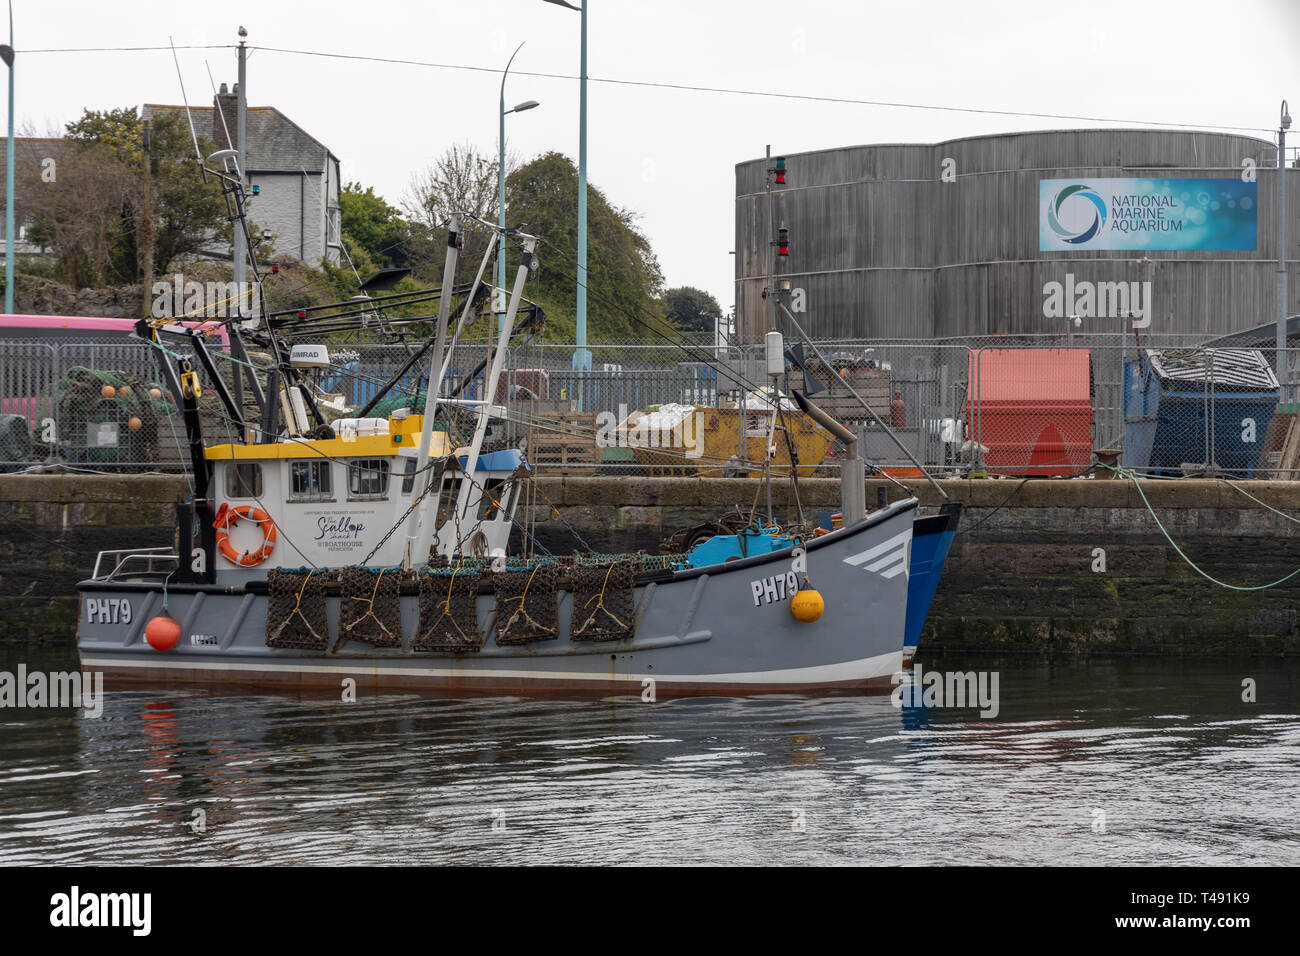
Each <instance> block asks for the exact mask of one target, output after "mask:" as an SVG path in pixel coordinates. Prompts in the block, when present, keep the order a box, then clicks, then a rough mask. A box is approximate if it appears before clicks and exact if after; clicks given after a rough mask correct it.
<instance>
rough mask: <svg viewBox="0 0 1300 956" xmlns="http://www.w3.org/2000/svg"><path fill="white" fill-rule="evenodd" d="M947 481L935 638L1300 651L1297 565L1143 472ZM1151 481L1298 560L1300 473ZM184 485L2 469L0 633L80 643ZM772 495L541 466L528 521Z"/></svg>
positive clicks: (613, 540) (599, 527)
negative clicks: (1271, 478)
mask: <svg viewBox="0 0 1300 956" xmlns="http://www.w3.org/2000/svg"><path fill="white" fill-rule="evenodd" d="M868 484H869V487H868V490H867V501H868V503H870V504H874V503H875V502H876V501H877V500H878V499H877V489H878V488H883V489H884V490H885V493H886V496H887V498H888V500H891V501H892V500H896V499H898V498H901V497H903V495H904V491H903V490H902V489H900V488H898V487H896V486H894V485H892V484H888V483H884V482H869V483H868ZM908 484H910V485H911V486H912V488H913V490H914V491H915V493H916V494H917V495H918V496H919V497H920V498H921V500H922V503H923V504H925V505H934V504H937V503H938V502H939V501H940V497H939V495H938V494H937V493H936V492H935V491H934V490H933V489H932V488H931V487H929V486H928V485H927V484H926V483H924V482H923V481H909V482H908ZM942 485H943V487H944V489H945V490H946V491H947V492H948V494H949V495H951V496H952V497H954V498H960V499H961V500H963V501H964V502H965V503H966V505H967V510H966V512H965V514H964V515H963V518H962V523H961V529H960V531H959V533H958V536H957V540H956V542H955V544H954V546H953V551H952V554H951V556H950V558H949V561H948V566H947V568H946V570H945V572H944V577H943V581H942V583H941V585H940V588H939V594H938V596H937V597H936V599H935V603H934V607H933V609H932V611H931V615H930V620H929V623H928V624H927V626H926V632H925V635H924V637H923V639H922V647H923V648H925V649H929V650H941V649H942V650H951V651H963V652H973V651H988V652H996V653H1007V652H1028V653H1035V654H1043V655H1055V654H1117V653H1133V654H1142V653H1162V654H1189V655H1190V654H1204V653H1214V654H1223V653H1240V654H1295V653H1300V637H1298V636H1297V628H1296V620H1295V609H1296V606H1297V601H1298V600H1300V574H1297V575H1296V577H1294V578H1291V579H1290V580H1288V581H1287V582H1285V583H1284V584H1282V585H1280V586H1278V587H1275V588H1272V589H1268V590H1256V591H1238V590H1231V589H1228V588H1223V587H1219V586H1217V585H1215V584H1213V583H1211V582H1210V581H1208V580H1206V579H1205V578H1204V577H1202V576H1200V575H1199V574H1198V573H1197V572H1196V571H1195V570H1193V569H1192V568H1191V567H1190V566H1189V564H1188V563H1187V561H1185V560H1184V559H1183V558H1182V557H1180V556H1179V554H1178V552H1177V550H1175V548H1174V547H1173V546H1171V545H1170V543H1169V542H1168V541H1167V540H1166V539H1165V537H1164V535H1163V534H1162V533H1161V531H1160V529H1159V527H1158V526H1157V524H1156V521H1155V520H1154V519H1153V517H1152V515H1151V514H1150V512H1148V510H1147V508H1146V506H1145V505H1144V503H1143V501H1142V497H1141V495H1140V494H1139V492H1138V489H1137V486H1135V485H1134V484H1133V483H1131V482H1127V481H1056V480H1047V479H1033V480H1029V481H1023V482H1022V481H1019V480H983V481H965V480H951V481H944V482H942ZM1142 489H1143V490H1144V491H1145V493H1146V495H1147V497H1148V499H1149V500H1150V502H1151V506H1152V508H1153V509H1154V511H1155V513H1156V515H1157V516H1158V517H1159V519H1160V521H1161V522H1163V523H1164V525H1165V528H1166V529H1167V530H1168V532H1169V534H1170V536H1171V537H1172V538H1173V539H1174V541H1175V542H1176V543H1177V544H1178V546H1179V547H1180V548H1181V549H1182V551H1183V552H1184V553H1185V554H1186V555H1187V557H1188V558H1190V559H1191V560H1192V561H1193V562H1195V563H1196V564H1197V565H1199V566H1200V567H1201V568H1202V570H1204V571H1205V572H1206V573H1207V574H1209V575H1211V576H1213V577H1216V578H1218V579H1220V580H1221V581H1224V582H1227V583H1231V584H1235V585H1239V586H1253V585H1259V584H1264V583H1267V582H1271V581H1275V580H1277V579H1280V578H1283V577H1285V576H1286V575H1289V574H1291V573H1292V572H1294V571H1296V570H1297V568H1300V524H1297V521H1298V520H1300V482H1239V483H1236V484H1235V485H1229V484H1227V483H1226V482H1219V481H1211V480H1186V481H1150V482H1143V484H1142ZM188 490H189V489H188V486H187V485H186V484H185V480H184V479H183V478H182V477H180V476H175V477H168V476H136V475H121V476H80V475H0V639H7V640H11V641H12V640H27V641H44V640H48V641H57V642H67V641H70V640H71V639H72V634H73V632H74V630H75V617H76V610H75V608H76V603H75V590H74V587H75V584H76V582H77V581H78V580H80V579H81V578H83V577H85V576H87V575H88V574H89V573H90V571H91V568H92V567H93V564H94V559H95V554H96V552H98V551H99V550H101V549H109V548H126V547H153V546H159V545H168V544H171V543H172V542H173V540H174V530H175V529H174V508H175V502H176V500H177V499H178V498H180V497H185V496H186V495H187V494H188ZM1247 495H1249V496H1252V497H1253V498H1254V499H1258V501H1256V500H1252V498H1251V497H1247ZM765 500H766V499H765V495H764V492H763V486H762V483H761V482H760V481H758V480H754V479H727V478H716V479H664V478H640V477H627V478H543V479H541V480H539V481H538V482H537V484H536V498H535V503H534V504H533V506H532V507H531V508H530V509H521V512H520V515H519V518H520V521H521V522H523V523H525V524H527V525H529V526H530V527H532V528H534V530H535V534H536V537H537V539H538V540H539V541H540V542H541V543H542V544H543V545H544V546H545V547H546V548H548V549H549V550H551V551H553V552H556V553H565V552H571V551H573V550H575V549H576V548H579V547H582V546H584V545H585V546H586V547H590V548H593V549H595V550H597V551H622V550H636V549H645V550H649V551H654V550H657V548H658V544H659V542H660V541H661V540H662V539H663V538H665V537H667V536H668V535H669V534H671V533H672V532H674V531H677V530H679V529H681V528H683V527H688V526H691V525H695V524H699V523H702V522H704V521H706V520H708V519H709V518H711V517H714V516H716V515H718V514H719V513H720V512H723V511H729V510H733V509H737V508H739V509H742V510H744V511H748V510H749V509H750V508H751V507H753V506H754V505H755V503H757V507H758V509H759V512H760V513H762V512H763V511H764V509H765ZM772 500H773V508H774V512H775V514H776V517H777V519H778V520H779V521H782V522H788V521H791V520H792V519H794V518H795V517H796V515H797V512H796V508H795V499H794V494H793V491H792V489H791V487H790V485H789V483H788V482H781V483H774V484H773V487H772ZM799 500H800V503H801V504H802V506H803V508H804V510H805V512H806V513H808V514H809V515H815V514H816V513H817V512H821V511H831V510H835V509H837V508H838V502H839V485H838V482H837V481H835V480H832V479H811V480H802V481H800V482H799ZM1270 507H1271V508H1273V509H1277V510H1276V511H1273V510H1269V508H1270ZM552 509H554V510H552ZM557 513H558V518H557V517H556V515H557ZM579 539H581V543H580V540H579ZM1103 552H1104V554H1103ZM1102 558H1104V570H1102V569H1101V567H1102V561H1101V559H1102ZM1094 568H1096V569H1097V570H1094Z"/></svg>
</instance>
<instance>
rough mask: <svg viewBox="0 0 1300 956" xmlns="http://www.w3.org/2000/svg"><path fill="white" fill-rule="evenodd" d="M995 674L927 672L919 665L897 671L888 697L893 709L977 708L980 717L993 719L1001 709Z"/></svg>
mask: <svg viewBox="0 0 1300 956" xmlns="http://www.w3.org/2000/svg"><path fill="white" fill-rule="evenodd" d="M998 677H999V675H998V672H997V671H927V670H925V669H924V668H923V667H922V666H921V665H920V664H917V665H916V668H915V670H913V671H912V672H911V673H910V674H908V673H905V672H902V671H900V672H899V673H897V674H895V675H894V679H893V681H892V683H894V684H896V685H898V686H896V687H895V688H894V691H893V693H892V694H890V695H889V699H890V702H891V703H893V705H894V706H895V707H978V708H980V716H981V717H984V718H991V717H996V716H997V715H998V713H999V712H1000V711H1001V709H1002V705H1001V701H1000V700H999V697H998Z"/></svg>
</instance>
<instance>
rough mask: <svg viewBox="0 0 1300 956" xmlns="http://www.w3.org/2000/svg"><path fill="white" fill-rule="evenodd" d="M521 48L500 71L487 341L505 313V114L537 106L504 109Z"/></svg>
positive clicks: (529, 103) (527, 102)
mask: <svg viewBox="0 0 1300 956" xmlns="http://www.w3.org/2000/svg"><path fill="white" fill-rule="evenodd" d="M523 48H524V45H523V44H522V43H521V44H519V46H517V47H515V52H514V53H511V54H510V59H509V60H507V61H506V68H505V69H504V70H502V71H501V133H500V136H499V137H498V143H499V145H500V148H501V149H500V153H499V155H498V156H497V225H498V226H500V227H501V231H500V232H498V233H497V304H496V315H493V317H492V335H491V337H490V338H489V341H491V339H495V338H496V333H497V330H496V323H497V316H498V315H502V314H504V313H505V311H506V114H507V113H522V112H523V111H524V110H531V109H533V108H534V107H535V106H537V105H538V103H537V101H536V100H525V101H524V102H523V103H520V104H519V105H517V106H516V107H515V108H514V109H510V110H508V109H506V76H507V74H509V72H510V64H511V63H513V62H515V57H516V56H518V55H519V51H520V50H522V49H523Z"/></svg>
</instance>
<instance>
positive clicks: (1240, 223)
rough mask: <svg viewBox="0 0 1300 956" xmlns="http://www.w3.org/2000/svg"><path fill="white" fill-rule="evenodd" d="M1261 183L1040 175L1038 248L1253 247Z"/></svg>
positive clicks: (1233, 180) (1062, 249)
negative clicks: (1049, 176) (1044, 176)
mask: <svg viewBox="0 0 1300 956" xmlns="http://www.w3.org/2000/svg"><path fill="white" fill-rule="evenodd" d="M1256 185H1257V184H1256V183H1244V182H1242V181H1241V180H1240V179H1040V180H1039V181H1038V251H1039V252H1064V251H1068V250H1072V249H1238V250H1242V249H1244V250H1253V249H1254V248H1255V242H1256V238H1255V227H1256V222H1255V208H1256V206H1257V204H1258V196H1257V195H1256V191H1255V190H1256Z"/></svg>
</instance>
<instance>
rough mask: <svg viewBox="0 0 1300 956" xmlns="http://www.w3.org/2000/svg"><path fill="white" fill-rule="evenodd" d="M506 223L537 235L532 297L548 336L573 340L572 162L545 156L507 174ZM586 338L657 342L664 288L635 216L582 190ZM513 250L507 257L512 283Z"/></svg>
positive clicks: (661, 330) (591, 189) (555, 155)
mask: <svg viewBox="0 0 1300 956" xmlns="http://www.w3.org/2000/svg"><path fill="white" fill-rule="evenodd" d="M506 202H507V209H508V212H509V221H510V223H511V224H512V225H515V224H519V225H521V226H522V228H523V229H524V231H526V232H528V233H530V234H532V235H535V236H538V237H539V238H540V239H541V240H542V241H541V243H540V244H539V245H538V250H537V252H538V257H539V258H540V260H541V269H540V270H539V274H538V275H537V276H536V277H534V280H533V284H532V286H531V288H530V291H529V292H528V296H529V298H533V299H536V300H538V301H539V302H540V303H541V304H542V305H543V307H545V308H546V310H547V326H548V333H547V337H548V338H550V339H557V340H561V341H570V342H571V341H573V335H574V324H575V321H576V319H575V315H574V311H575V304H574V303H575V299H576V295H577V271H578V270H577V248H578V170H577V168H576V167H575V166H574V164H573V162H572V160H570V159H569V158H568V157H567V156H564V155H562V154H560V153H556V152H550V153H546V154H544V155H542V156H539V157H537V158H536V159H534V160H532V161H531V162H529V163H527V164H525V165H524V166H521V167H520V168H519V169H517V170H515V171H514V172H512V173H511V174H510V176H509V177H508V179H507V181H506ZM587 233H588V236H587V316H588V317H587V322H588V340H589V341H592V342H595V341H598V340H604V341H619V340H626V339H645V340H658V339H659V335H660V334H662V333H664V332H666V331H668V329H667V327H666V323H665V322H664V320H663V318H662V315H663V313H662V311H661V310H660V308H659V305H658V298H659V294H660V291H661V290H662V288H663V274H662V272H661V271H660V269H659V261H658V259H657V258H656V257H655V255H654V251H653V250H652V249H651V248H650V241H649V240H648V239H647V238H646V237H645V235H644V234H643V233H642V232H641V231H640V230H639V229H638V228H637V226H636V216H635V215H634V214H633V213H632V212H630V211H628V210H626V209H620V208H618V207H616V206H614V205H612V204H611V203H610V202H609V201H608V200H607V199H606V198H605V195H604V193H602V192H601V191H600V190H599V189H598V188H596V187H595V186H592V185H591V184H590V183H588V184H587ZM518 255H519V252H518V245H517V243H511V249H510V252H509V253H508V255H507V262H508V265H509V269H508V270H507V276H508V277H512V276H513V274H514V270H515V269H516V268H517V266H518Z"/></svg>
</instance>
